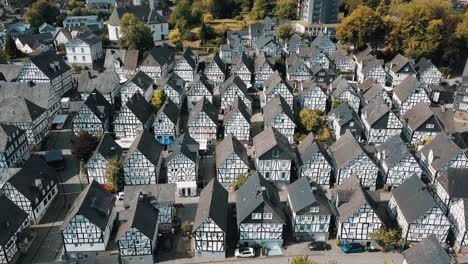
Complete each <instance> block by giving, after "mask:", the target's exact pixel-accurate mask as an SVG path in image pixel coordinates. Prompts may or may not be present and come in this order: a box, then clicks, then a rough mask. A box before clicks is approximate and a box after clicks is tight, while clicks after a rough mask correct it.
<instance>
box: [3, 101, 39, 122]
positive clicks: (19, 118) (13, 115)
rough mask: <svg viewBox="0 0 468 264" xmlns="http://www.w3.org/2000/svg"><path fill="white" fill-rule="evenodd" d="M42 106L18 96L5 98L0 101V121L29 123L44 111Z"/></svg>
mask: <svg viewBox="0 0 468 264" xmlns="http://www.w3.org/2000/svg"><path fill="white" fill-rule="evenodd" d="M46 111H47V109H45V108H42V107H40V106H38V105H36V104H34V103H32V102H31V101H29V100H28V99H24V98H20V97H11V98H5V99H3V100H2V101H0V122H3V123H30V122H33V121H34V120H36V119H37V118H38V117H40V116H41V115H42V114H43V113H45V112H46Z"/></svg>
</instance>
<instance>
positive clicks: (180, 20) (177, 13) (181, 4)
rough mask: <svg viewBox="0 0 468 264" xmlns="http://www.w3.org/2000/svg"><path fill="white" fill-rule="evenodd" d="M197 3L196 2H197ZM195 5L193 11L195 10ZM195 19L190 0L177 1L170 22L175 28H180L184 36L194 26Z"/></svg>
mask: <svg viewBox="0 0 468 264" xmlns="http://www.w3.org/2000/svg"><path fill="white" fill-rule="evenodd" d="M195 3H196V2H195ZM195 3H194V7H193V9H195ZM193 20H194V18H193V17H192V4H191V3H190V1H189V0H179V1H177V4H176V6H175V7H174V10H173V11H172V14H171V17H170V19H169V22H170V23H171V24H172V25H173V26H174V27H175V28H179V30H180V31H181V33H182V34H184V33H185V31H186V30H187V29H188V26H190V25H192V23H193Z"/></svg>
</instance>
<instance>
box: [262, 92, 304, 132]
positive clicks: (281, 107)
mask: <svg viewBox="0 0 468 264" xmlns="http://www.w3.org/2000/svg"><path fill="white" fill-rule="evenodd" d="M281 113H285V114H286V116H288V117H289V119H290V120H291V121H292V122H293V123H294V124H295V123H296V122H295V119H294V113H293V111H292V110H291V107H290V106H289V105H288V103H286V101H285V100H284V99H283V97H282V96H281V95H278V96H275V97H273V98H271V99H270V100H269V101H268V102H267V103H266V105H265V106H264V107H263V121H264V123H265V126H270V125H271V122H273V120H274V119H275V117H277V116H278V115H279V114H281Z"/></svg>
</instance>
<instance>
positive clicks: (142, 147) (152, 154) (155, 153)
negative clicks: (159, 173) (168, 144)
mask: <svg viewBox="0 0 468 264" xmlns="http://www.w3.org/2000/svg"><path fill="white" fill-rule="evenodd" d="M137 150H138V151H139V152H140V153H141V154H143V156H145V157H146V158H147V159H148V160H149V161H150V162H151V163H152V164H153V165H157V164H158V162H159V160H160V159H161V155H162V150H163V147H162V146H161V145H160V144H159V143H158V141H157V140H156V138H155V137H154V135H153V134H151V133H150V132H149V131H148V130H146V129H143V130H142V131H141V132H140V133H139V134H138V135H137V137H136V138H135V139H134V140H133V143H132V145H131V146H130V148H129V149H128V152H127V156H125V160H124V163H126V162H127V161H128V160H129V159H130V157H131V156H132V154H133V153H134V152H135V151H137Z"/></svg>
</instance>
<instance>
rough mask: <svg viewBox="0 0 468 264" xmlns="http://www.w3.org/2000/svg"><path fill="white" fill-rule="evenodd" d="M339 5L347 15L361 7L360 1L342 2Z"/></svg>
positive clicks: (346, 0)
mask: <svg viewBox="0 0 468 264" xmlns="http://www.w3.org/2000/svg"><path fill="white" fill-rule="evenodd" d="M341 4H342V5H343V7H344V8H345V9H346V10H347V11H348V13H351V12H353V11H354V10H355V9H356V8H358V7H360V6H361V5H362V0H343V1H342V2H341Z"/></svg>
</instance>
